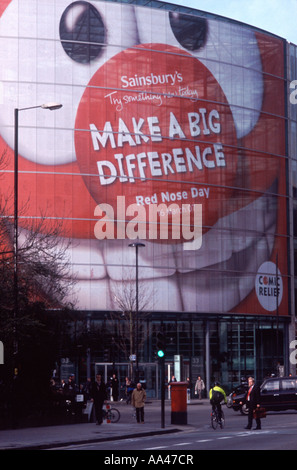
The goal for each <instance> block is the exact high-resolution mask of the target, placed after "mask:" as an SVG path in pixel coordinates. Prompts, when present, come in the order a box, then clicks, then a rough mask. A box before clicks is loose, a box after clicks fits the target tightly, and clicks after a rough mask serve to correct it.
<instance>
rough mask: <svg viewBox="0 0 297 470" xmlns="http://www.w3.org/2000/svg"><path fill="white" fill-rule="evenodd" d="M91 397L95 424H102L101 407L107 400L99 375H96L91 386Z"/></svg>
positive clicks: (104, 387)
mask: <svg viewBox="0 0 297 470" xmlns="http://www.w3.org/2000/svg"><path fill="white" fill-rule="evenodd" d="M91 397H92V401H93V402H94V407H95V415H96V424H102V421H103V416H102V407H103V404H104V402H105V401H106V400H107V392H106V386H105V383H104V382H103V380H102V377H101V375H100V374H96V381H95V382H94V383H93V386H92V391H91Z"/></svg>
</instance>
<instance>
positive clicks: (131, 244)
mask: <svg viewBox="0 0 297 470" xmlns="http://www.w3.org/2000/svg"><path fill="white" fill-rule="evenodd" d="M129 246H130V247H132V248H135V252H136V309H135V315H136V341H135V343H136V344H135V349H136V351H135V354H136V374H135V375H136V382H138V381H139V369H138V352H139V351H138V349H139V337H138V334H139V331H138V249H139V248H142V247H144V246H145V244H144V243H140V242H134V243H130V245H129Z"/></svg>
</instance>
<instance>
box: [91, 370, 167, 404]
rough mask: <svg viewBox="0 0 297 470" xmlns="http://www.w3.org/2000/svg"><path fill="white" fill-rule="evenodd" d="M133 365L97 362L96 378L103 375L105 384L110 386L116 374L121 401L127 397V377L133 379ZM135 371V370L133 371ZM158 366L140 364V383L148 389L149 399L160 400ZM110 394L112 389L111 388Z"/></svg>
mask: <svg viewBox="0 0 297 470" xmlns="http://www.w3.org/2000/svg"><path fill="white" fill-rule="evenodd" d="M131 369H132V367H131V363H130V362H126V363H123V362H119V363H112V362H96V363H95V376H96V374H99V373H100V374H101V375H102V377H103V378H104V381H105V383H106V384H107V385H108V386H109V384H110V380H111V377H112V375H113V374H116V376H117V378H118V380H119V387H120V390H119V392H120V394H119V396H120V399H123V400H124V399H125V397H126V377H129V378H131V379H132V380H133V377H131ZM132 371H133V369H132ZM158 375H159V374H158V364H156V363H140V364H139V382H140V383H142V385H143V387H144V388H145V389H146V393H147V397H148V398H158V390H159V378H158ZM109 393H110V387H109Z"/></svg>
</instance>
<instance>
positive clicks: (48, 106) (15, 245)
mask: <svg viewBox="0 0 297 470" xmlns="http://www.w3.org/2000/svg"><path fill="white" fill-rule="evenodd" d="M62 106H63V105H62V104H59V103H45V104H41V105H38V106H29V107H27V108H15V110H14V241H13V250H14V328H13V329H14V345H13V353H14V356H15V357H16V355H17V353H18V341H17V332H16V324H17V317H18V310H19V303H18V256H19V250H18V212H19V209H18V193H19V183H18V178H19V165H18V163H19V159H18V155H19V112H20V111H27V110H29V109H37V108H42V109H49V110H50V111H54V110H56V109H60V108H62ZM14 373H15V374H16V373H17V371H16V370H14Z"/></svg>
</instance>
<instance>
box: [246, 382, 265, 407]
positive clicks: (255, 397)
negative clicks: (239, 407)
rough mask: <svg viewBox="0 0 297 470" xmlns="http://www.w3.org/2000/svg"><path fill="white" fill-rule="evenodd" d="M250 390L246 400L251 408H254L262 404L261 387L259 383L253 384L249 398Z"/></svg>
mask: <svg viewBox="0 0 297 470" xmlns="http://www.w3.org/2000/svg"><path fill="white" fill-rule="evenodd" d="M248 392H249V391H247V392H246V395H245V402H246V404H247V405H248V407H249V408H252V409H253V410H254V409H255V408H257V405H260V403H261V396H260V387H258V385H254V386H253V388H252V391H251V393H250V396H249V399H248Z"/></svg>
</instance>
